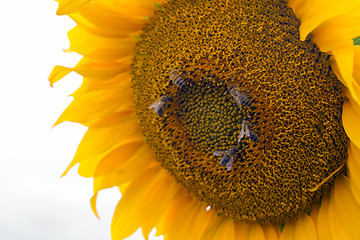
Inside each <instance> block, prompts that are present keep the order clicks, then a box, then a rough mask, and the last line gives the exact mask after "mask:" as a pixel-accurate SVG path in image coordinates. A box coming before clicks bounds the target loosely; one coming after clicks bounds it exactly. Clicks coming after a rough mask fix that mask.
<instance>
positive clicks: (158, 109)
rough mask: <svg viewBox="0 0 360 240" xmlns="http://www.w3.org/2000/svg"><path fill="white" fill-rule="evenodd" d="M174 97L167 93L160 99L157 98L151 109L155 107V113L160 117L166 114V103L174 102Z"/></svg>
mask: <svg viewBox="0 0 360 240" xmlns="http://www.w3.org/2000/svg"><path fill="white" fill-rule="evenodd" d="M172 100H173V98H172V97H171V96H168V95H165V96H161V97H160V98H159V99H157V100H156V101H155V102H153V103H152V104H151V105H150V107H149V109H151V108H154V113H156V114H157V115H159V117H163V116H164V108H163V107H164V105H165V103H167V102H172Z"/></svg>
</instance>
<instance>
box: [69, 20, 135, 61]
mask: <svg viewBox="0 0 360 240" xmlns="http://www.w3.org/2000/svg"><path fill="white" fill-rule="evenodd" d="M68 37H69V40H70V48H69V50H68V51H74V52H77V53H79V54H81V55H83V56H84V57H87V58H92V59H98V60H105V61H109V60H117V59H120V58H124V57H126V56H132V54H133V50H134V47H135V44H136V43H137V42H138V41H139V40H137V39H136V38H133V37H132V38H129V37H126V38H104V37H99V36H94V35H92V34H90V33H88V32H86V31H85V30H84V29H82V28H80V27H79V26H76V27H75V28H73V29H71V30H70V31H69V33H68Z"/></svg>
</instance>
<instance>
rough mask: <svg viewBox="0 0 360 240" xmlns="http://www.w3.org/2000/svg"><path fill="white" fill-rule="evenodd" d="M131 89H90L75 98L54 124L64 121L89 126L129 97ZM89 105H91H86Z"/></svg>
mask: <svg viewBox="0 0 360 240" xmlns="http://www.w3.org/2000/svg"><path fill="white" fill-rule="evenodd" d="M131 93H132V91H131V89H125V90H122V91H120V90H118V89H115V91H92V92H89V93H87V94H84V95H83V96H81V97H77V98H75V99H74V100H73V101H72V102H71V104H70V105H69V106H68V107H67V108H66V109H65V111H64V112H63V113H62V114H61V116H60V117H59V119H58V120H57V121H56V122H55V124H54V126H56V125H57V124H60V123H62V122H64V121H70V122H78V123H81V124H83V125H86V126H89V125H90V124H91V123H93V122H94V121H96V120H98V119H99V118H101V117H103V116H105V115H107V114H110V113H112V112H114V111H115V110H116V109H118V108H119V107H120V106H121V105H123V104H124V102H128V99H132V98H131ZM88 106H91V107H88Z"/></svg>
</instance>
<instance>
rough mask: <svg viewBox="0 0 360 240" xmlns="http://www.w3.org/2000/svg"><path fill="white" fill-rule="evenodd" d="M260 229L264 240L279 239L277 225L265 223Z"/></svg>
mask: <svg viewBox="0 0 360 240" xmlns="http://www.w3.org/2000/svg"><path fill="white" fill-rule="evenodd" d="M262 229H263V232H264V236H265V239H266V240H278V239H279V238H280V228H279V226H278V225H273V224H271V223H267V224H264V225H263V226H262Z"/></svg>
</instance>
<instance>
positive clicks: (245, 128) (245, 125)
mask: <svg viewBox="0 0 360 240" xmlns="http://www.w3.org/2000/svg"><path fill="white" fill-rule="evenodd" d="M249 124H250V119H249V118H248V117H245V118H244V119H243V121H242V124H241V130H240V134H239V139H238V142H240V140H241V139H242V138H243V137H244V136H247V137H248V138H250V140H251V141H253V142H259V138H258V136H257V135H256V134H255V133H254V132H253V131H251V129H250V127H249Z"/></svg>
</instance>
